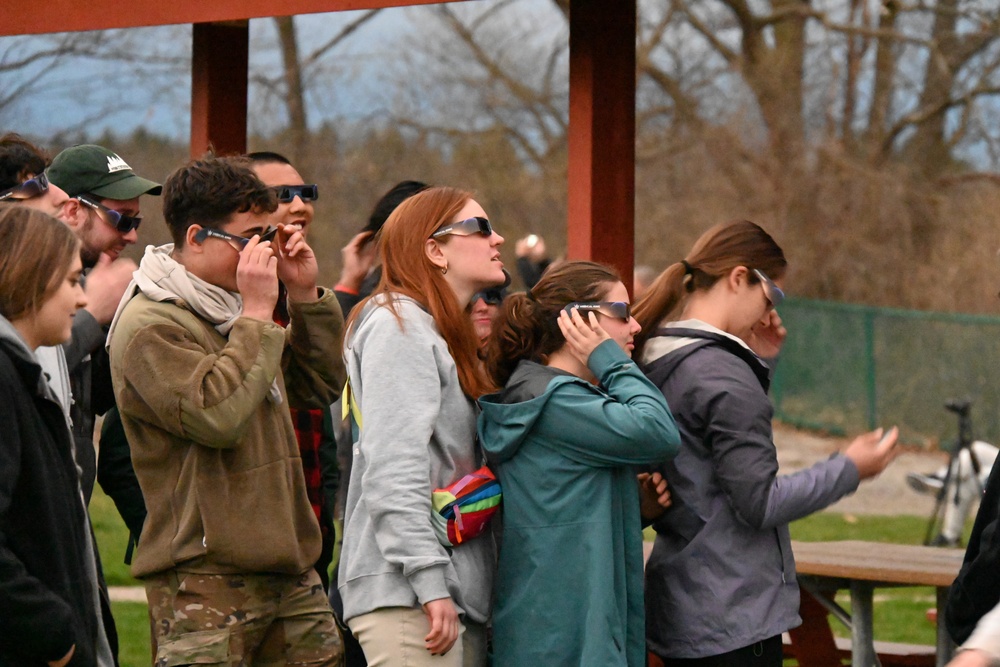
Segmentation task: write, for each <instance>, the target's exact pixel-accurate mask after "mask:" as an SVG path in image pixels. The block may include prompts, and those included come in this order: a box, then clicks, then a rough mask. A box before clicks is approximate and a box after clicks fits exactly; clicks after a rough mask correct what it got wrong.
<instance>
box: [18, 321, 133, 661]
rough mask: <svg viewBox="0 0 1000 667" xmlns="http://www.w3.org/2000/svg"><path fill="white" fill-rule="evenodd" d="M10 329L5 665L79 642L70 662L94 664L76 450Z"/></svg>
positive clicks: (46, 656) (49, 655)
mask: <svg viewBox="0 0 1000 667" xmlns="http://www.w3.org/2000/svg"><path fill="white" fill-rule="evenodd" d="M0 329H2V330H0V422H2V424H3V426H2V428H0V665H2V666H4V667H6V666H8V665H10V666H13V665H17V666H18V667H21V666H29V667H30V666H32V665H44V664H45V663H46V662H48V661H52V660H58V659H59V658H62V657H63V656H64V655H65V654H66V653H67V652H68V651H69V649H70V647H71V646H73V645H76V651H75V653H74V656H73V660H72V661H71V662H70V663H69V664H70V665H81V666H87V667H89V666H90V665H95V664H96V656H95V653H96V649H95V640H96V636H97V632H98V627H99V625H98V620H97V613H96V610H95V609H94V597H93V595H94V587H95V586H97V582H95V581H92V580H91V578H90V568H89V567H88V563H87V553H88V550H87V539H88V538H89V535H88V532H89V520H88V518H87V516H86V513H85V511H84V507H83V503H82V500H81V496H80V486H79V484H80V483H79V476H78V472H77V467H76V464H75V462H74V459H73V455H72V446H73V445H72V443H71V441H70V436H69V430H68V428H67V425H66V420H65V417H64V416H63V411H62V408H61V407H60V406H59V404H58V403H57V402H56V400H55V399H54V397H53V395H52V394H51V392H50V391H49V390H48V386H47V385H46V384H45V382H44V380H42V379H41V368H40V367H39V366H38V364H37V363H36V362H35V360H34V358H33V357H32V356H31V355H30V353H29V352H28V349H27V348H26V347H25V346H24V344H23V343H22V342H21V341H20V340H19V339H18V338H17V337H16V334H14V333H13V330H12V328H11V326H10V324H9V323H8V322H7V321H6V320H4V319H2V318H0ZM112 627H113V626H112ZM112 644H113V642H112ZM113 650H114V646H113Z"/></svg>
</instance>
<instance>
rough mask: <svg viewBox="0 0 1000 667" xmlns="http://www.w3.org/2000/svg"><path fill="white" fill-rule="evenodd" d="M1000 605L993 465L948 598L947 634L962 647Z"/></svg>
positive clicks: (999, 494)
mask: <svg viewBox="0 0 1000 667" xmlns="http://www.w3.org/2000/svg"><path fill="white" fill-rule="evenodd" d="M997 603H1000V466H997V465H994V466H993V472H991V473H990V479H989V481H988V482H987V483H986V490H985V492H984V494H983V499H982V502H981V503H980V505H979V513H978V514H977V515H976V523H975V525H974V526H973V528H972V535H971V536H970V537H969V547H968V549H966V550H965V562H964V563H962V570H961V571H960V572H959V573H958V578H957V579H955V583H953V584H952V586H951V592H950V593H949V594H948V606H947V607H946V610H947V611H946V612H945V619H946V624H947V626H948V634H950V635H951V638H952V639H953V640H955V643H957V644H962V643H964V642H965V640H967V639H968V638H969V636H970V635H972V632H973V630H975V629H976V624H977V623H979V619H980V618H982V617H983V615H984V614H986V613H987V612H988V611H990V610H991V609H993V607H995V606H996V605H997Z"/></svg>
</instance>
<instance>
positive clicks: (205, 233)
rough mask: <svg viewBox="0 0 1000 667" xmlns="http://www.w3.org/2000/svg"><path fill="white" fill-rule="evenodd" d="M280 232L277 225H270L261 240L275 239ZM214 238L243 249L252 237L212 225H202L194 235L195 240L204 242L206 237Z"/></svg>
mask: <svg viewBox="0 0 1000 667" xmlns="http://www.w3.org/2000/svg"><path fill="white" fill-rule="evenodd" d="M277 233H278V228H277V227H268V229H267V231H265V232H264V233H263V234H261V235H260V240H261V242H262V243H263V242H264V241H273V240H274V236H275V234H277ZM207 238H213V239H219V240H222V241H228V242H229V244H230V245H231V246H233V247H234V248H236V250H237V251H239V250H243V248H246V247H247V244H248V243H250V239H249V238H247V237H245V236H237V235H236V234H230V233H229V232H224V231H222V230H221V229H214V228H212V227H202V228H201V229H199V230H198V233H197V234H195V235H194V240H195V241H197V242H198V243H204V242H205V239H207Z"/></svg>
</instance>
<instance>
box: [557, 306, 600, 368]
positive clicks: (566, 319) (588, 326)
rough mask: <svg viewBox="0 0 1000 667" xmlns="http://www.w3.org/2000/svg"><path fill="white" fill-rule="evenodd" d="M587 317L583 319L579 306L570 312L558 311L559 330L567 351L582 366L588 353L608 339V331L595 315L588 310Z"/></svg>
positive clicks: (588, 357) (588, 355)
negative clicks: (567, 347) (564, 340)
mask: <svg viewBox="0 0 1000 667" xmlns="http://www.w3.org/2000/svg"><path fill="white" fill-rule="evenodd" d="M587 317H588V319H586V320H585V319H583V315H581V314H580V309H579V308H574V309H573V310H572V314H570V313H568V312H566V311H565V310H562V311H560V312H559V330H560V331H562V334H563V337H564V338H565V339H566V343H567V345H568V346H569V351H570V352H571V353H572V354H573V356H574V357H576V358H577V359H578V360H579V361H580V363H582V364H583V365H584V366H586V365H587V360H588V359H590V353H591V352H593V351H594V349H595V348H596V347H597V346H598V345H600V344H601V343H603V342H604V341H606V340H610V339H611V337H610V336H608V332H607V331H605V330H604V329H603V328H602V327H601V325H600V323H598V321H597V315H596V314H595V313H594V312H593V311H590V312H588V313H587Z"/></svg>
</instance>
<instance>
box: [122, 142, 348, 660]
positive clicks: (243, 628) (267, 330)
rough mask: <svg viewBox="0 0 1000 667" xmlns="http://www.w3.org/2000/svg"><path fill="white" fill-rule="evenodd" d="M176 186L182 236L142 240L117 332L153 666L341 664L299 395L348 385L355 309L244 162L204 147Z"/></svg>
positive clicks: (173, 198)
mask: <svg viewBox="0 0 1000 667" xmlns="http://www.w3.org/2000/svg"><path fill="white" fill-rule="evenodd" d="M163 199H164V205H163V212H164V218H165V220H166V222H167V225H168V226H169V227H170V230H171V233H172V236H173V238H174V243H173V244H170V245H167V246H161V247H159V248H149V249H147V251H146V254H145V256H144V257H143V259H142V262H141V264H140V266H139V270H138V271H137V272H136V274H135V286H134V287H130V289H129V290H127V291H126V294H127V295H132V298H131V299H130V300H128V301H127V302H124V301H123V305H122V306H120V307H119V312H118V314H117V315H116V318H115V321H114V322H113V323H112V330H111V334H110V337H109V345H110V351H111V374H112V380H113V382H114V386H115V397H116V399H117V403H118V407H119V410H120V411H121V417H122V423H123V425H124V427H125V433H126V435H127V436H128V440H129V442H130V443H131V444H132V461H133V463H134V465H135V471H136V475H137V477H138V479H139V484H140V486H141V487H142V493H143V496H144V498H145V501H146V507H147V509H148V512H149V513H148V515H147V518H146V521H145V523H144V525H143V529H142V535H141V537H140V540H139V542H140V545H141V547H140V548H139V549H138V550H137V552H136V556H135V560H134V562H133V565H132V571H133V574H135V576H137V577H139V578H141V579H143V582H144V583H145V585H146V595H147V598H148V600H149V605H150V613H151V615H152V617H153V621H154V627H155V628H156V640H157V647H158V648H157V656H156V661H157V664H191V663H193V662H205V661H209V662H212V663H213V664H231V665H238V664H254V665H271V664H274V665H279V664H282V665H283V664H289V663H290V664H298V663H308V664H316V665H336V664H339V661H340V659H341V655H342V645H341V640H340V636H339V633H338V631H337V629H336V626H335V624H334V621H333V614H332V612H331V611H330V608H329V604H328V603H327V602H326V596H325V594H324V592H323V587H322V585H321V584H320V581H319V577H318V576H317V574H316V572H315V571H314V570H313V569H312V565H313V564H314V563H315V562H316V559H317V557H318V555H319V549H320V532H319V526H318V524H317V522H316V517H315V515H314V514H313V512H312V509H311V507H310V504H309V499H308V498H307V495H306V488H305V481H304V479H303V474H302V464H301V461H300V460H299V452H298V446H297V444H296V442H295V434H294V430H293V427H292V421H291V417H290V416H289V411H288V406H289V404H290V405H293V406H296V407H306V408H308V407H322V406H326V405H329V404H330V402H332V400H333V398H334V397H335V396H336V394H337V391H338V389H339V387H340V385H341V383H342V379H343V366H342V363H341V362H340V361H339V360H340V351H339V349H338V341H339V340H340V335H341V332H342V329H343V316H342V314H341V312H340V309H339V307H338V306H337V302H336V299H335V298H334V296H333V294H332V292H330V291H328V290H325V289H321V288H317V286H316V276H317V266H316V258H315V255H314V254H313V251H312V249H311V248H310V247H309V246H308V244H306V242H305V239H304V238H303V237H302V234H301V232H300V231H299V230H298V229H297V228H294V227H286V226H284V225H279V226H278V228H277V230H271V229H269V222H270V214H271V213H272V212H273V211H274V210H275V208H276V205H277V202H276V199H275V194H274V192H273V191H272V190H271V189H269V188H267V187H266V186H265V185H264V184H263V183H261V181H260V180H259V179H258V178H257V177H256V176H255V175H254V174H253V172H252V171H251V170H250V169H249V168H248V166H247V165H246V163H245V162H244V161H242V160H238V159H231V158H207V159H204V160H201V161H196V162H192V163H191V164H189V165H187V166H185V167H182V168H180V169H178V170H177V171H175V172H174V173H173V174H171V176H170V177H169V178H168V179H167V182H166V183H165V184H164V192H163ZM271 231H275V233H274V235H273V240H270V241H268V240H262V239H261V237H265V238H268V237H269V236H270V235H269V234H268V232H271ZM279 278H280V279H281V280H282V282H284V284H285V286H286V287H287V290H288V297H287V298H288V310H289V314H290V319H291V323H290V325H289V327H288V328H287V329H283V328H282V327H280V326H278V325H276V324H275V323H274V322H273V321H272V319H271V314H272V312H273V310H274V307H275V303H276V300H277V298H278V279H279ZM286 382H287V384H286ZM193 603H196V604H193Z"/></svg>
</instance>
